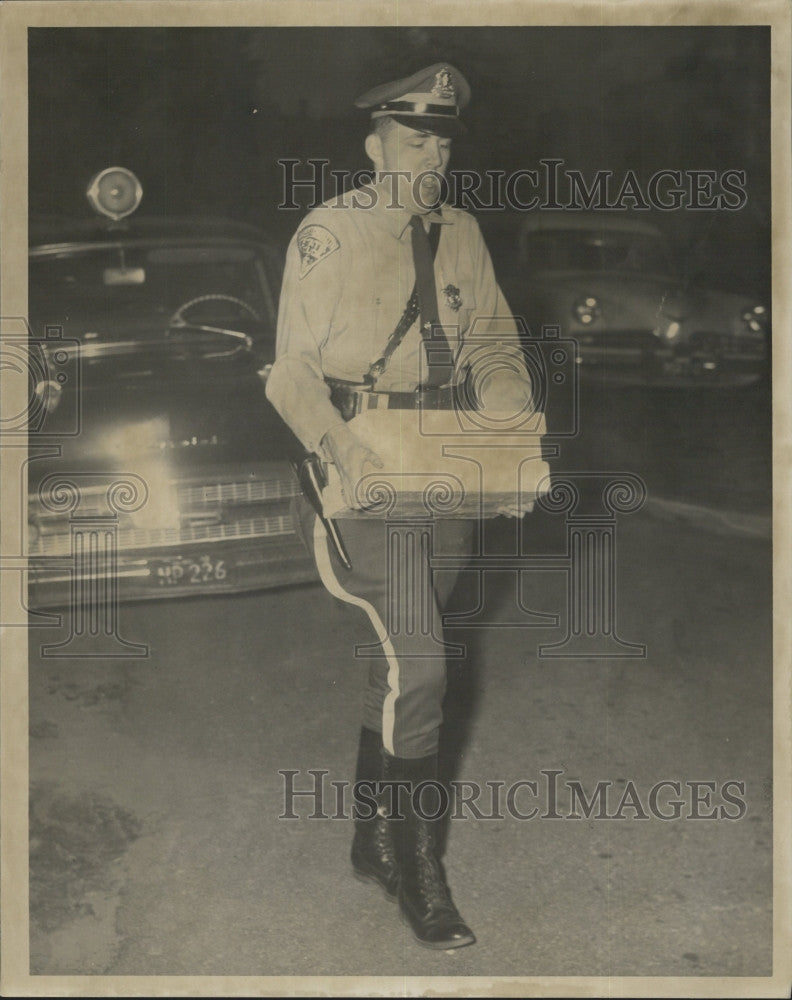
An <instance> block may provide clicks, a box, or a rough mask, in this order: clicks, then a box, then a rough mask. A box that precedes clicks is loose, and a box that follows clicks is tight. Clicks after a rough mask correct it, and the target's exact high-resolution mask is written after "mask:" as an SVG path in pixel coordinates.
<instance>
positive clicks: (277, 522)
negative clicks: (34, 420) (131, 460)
mask: <svg viewBox="0 0 792 1000" xmlns="http://www.w3.org/2000/svg"><path fill="white" fill-rule="evenodd" d="M84 530H88V529H84ZM90 530H96V529H90ZM293 532H294V522H293V518H292V516H291V514H288V513H284V514H279V515H276V516H274V517H251V518H244V519H241V520H238V521H232V522H231V523H228V524H225V523H223V524H213V525H189V524H188V525H181V526H180V527H178V528H124V527H119V529H118V533H117V535H116V538H117V545H118V548H119V549H120V550H123V551H131V550H133V549H149V548H173V547H174V546H179V545H186V544H188V543H190V542H222V541H229V540H231V539H235V538H250V539H253V538H268V537H274V536H282V535H290V534H292V533H293ZM28 554H29V555H30V556H31V557H34V556H48V557H54V556H69V555H71V533H70V531H69V528H68V522H67V523H66V530H65V531H63V532H61V531H58V532H56V533H55V534H52V535H40V536H39V537H38V538H37V539H35V540H33V541H31V543H30V546H29V549H28Z"/></svg>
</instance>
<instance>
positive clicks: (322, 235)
mask: <svg viewBox="0 0 792 1000" xmlns="http://www.w3.org/2000/svg"><path fill="white" fill-rule="evenodd" d="M340 246H341V244H340V243H339V242H338V240H337V239H336V238H335V236H333V234H332V233H331V232H330V230H329V229H325V227H324V226H315V225H312V226H306V227H305V229H301V230H300V232H299V233H298V234H297V249H298V250H299V251H300V277H301V278H304V277H305V276H306V274H308V273H309V271H311V270H312V269H313V268H314V267H316V265H317V264H318V263H319V261H320V260H324V258H325V257H328V256H329V255H330V254H331V253H333V251H334V250H338V248H339V247H340Z"/></svg>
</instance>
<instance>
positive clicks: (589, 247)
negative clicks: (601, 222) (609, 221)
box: [522, 229, 671, 274]
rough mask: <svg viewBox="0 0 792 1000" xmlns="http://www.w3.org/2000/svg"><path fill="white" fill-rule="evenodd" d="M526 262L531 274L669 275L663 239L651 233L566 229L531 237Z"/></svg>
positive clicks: (526, 246) (525, 248)
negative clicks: (606, 272) (552, 271)
mask: <svg viewBox="0 0 792 1000" xmlns="http://www.w3.org/2000/svg"><path fill="white" fill-rule="evenodd" d="M522 258H523V261H524V263H525V264H526V265H527V266H528V268H529V269H530V270H546V269H548V268H549V269H551V270H558V271H627V272H637V273H641V274H669V273H670V271H671V264H670V261H669V258H668V253H667V251H666V247H665V244H664V243H663V241H662V239H660V238H659V237H657V236H654V235H652V234H649V233H637V232H602V231H597V230H592V229H563V230H555V231H552V230H551V231H547V232H534V233H527V234H525V236H524V237H523V247H522Z"/></svg>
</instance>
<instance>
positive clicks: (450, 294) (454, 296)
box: [443, 285, 462, 312]
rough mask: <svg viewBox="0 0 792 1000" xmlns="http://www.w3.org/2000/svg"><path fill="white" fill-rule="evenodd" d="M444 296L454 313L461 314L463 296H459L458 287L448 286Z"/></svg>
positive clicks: (444, 290)
mask: <svg viewBox="0 0 792 1000" xmlns="http://www.w3.org/2000/svg"><path fill="white" fill-rule="evenodd" d="M443 296H444V297H445V300H446V305H447V306H448V308H449V309H453V310H454V312H459V309H460V306H461V305H462V296H461V295H460V294H459V289H458V288H457V286H456V285H446V286H445V288H444V289H443Z"/></svg>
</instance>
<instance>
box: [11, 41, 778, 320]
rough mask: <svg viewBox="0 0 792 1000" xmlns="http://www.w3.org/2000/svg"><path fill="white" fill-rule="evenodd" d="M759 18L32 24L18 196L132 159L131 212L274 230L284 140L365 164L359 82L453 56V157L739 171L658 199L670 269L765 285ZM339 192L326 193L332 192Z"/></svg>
mask: <svg viewBox="0 0 792 1000" xmlns="http://www.w3.org/2000/svg"><path fill="white" fill-rule="evenodd" d="M769 42H770V32H769V28H765V27H684V28H661V27H650V28H633V27H618V28H596V27H591V28H577V27H568V28H557V27H550V28H544V27H531V28H526V27H500V28H483V27H476V28H453V27H450V28H446V27H442V28H440V27H438V28H327V27H324V28H250V29H245V28H188V29H185V28H177V29H173V28H140V29H136V28H122V29H116V28H112V29H111V28H99V29H83V28H80V29H64V28H47V29H32V30H31V31H30V34H29V56H30V61H29V95H30V133H29V134H30V158H29V159H30V167H29V170H30V176H29V192H30V208H31V212H32V213H34V214H46V215H52V214H77V215H84V214H86V213H87V212H88V211H89V210H88V207H87V203H86V201H85V198H84V191H85V188H86V186H87V183H88V181H89V179H90V178H91V176H92V175H93V174H94V173H95V172H96V171H98V170H101V169H102V168H104V167H106V166H110V165H122V166H126V167H129V168H130V169H132V170H133V171H135V173H137V175H138V176H139V178H140V180H141V182H142V184H143V188H144V192H145V193H144V202H143V207H142V208H141V212H146V213H160V212H167V213H171V214H176V213H182V212H189V213H197V214H205V213H209V214H222V215H226V216H230V217H232V218H239V219H243V220H247V221H250V222H253V223H255V224H257V225H260V226H262V227H264V228H266V229H267V230H269V231H270V232H272V233H274V234H275V235H276V236H277V237H278V238H279V239H281V240H286V239H288V237H289V236H290V235H291V233H292V232H293V231H294V229H295V228H296V226H297V224H298V222H299V219H300V213H299V212H296V211H280V212H278V211H277V207H276V206H277V205H278V203H279V202H280V200H281V189H282V169H281V168H280V167H279V166H278V164H277V161H278V159H279V158H282V157H290V158H298V159H301V160H302V159H306V158H308V157H312V156H313V157H326V158H328V159H329V160H330V161H331V167H332V168H333V169H347V170H350V171H354V170H357V169H360V168H365V167H367V166H368V163H367V161H366V158H365V155H364V153H363V149H362V141H363V138H364V135H365V132H366V125H367V116H366V114H365V113H363V112H361V111H358V110H357V109H355V108H354V106H353V101H354V98H355V97H356V96H357V95H358V94H360V93H362V92H363V91H365V90H367V89H368V88H369V87H371V86H373V85H375V84H377V83H381V82H383V81H386V80H389V79H395V78H398V77H401V76H405V75H407V74H409V73H412V72H415V71H416V70H417V69H420V68H421V67H423V66H426V65H429V64H430V63H433V62H435V61H440V60H448V61H450V62H452V63H453V64H455V65H456V66H458V67H459V68H460V69H461V70H462V71H463V72H464V73H465V75H466V76H467V78H468V80H469V81H470V84H471V86H472V90H473V100H472V102H471V105H470V106H469V108H468V109H467V110H466V112H465V120H466V122H467V123H468V125H469V128H470V132H469V134H468V135H467V136H466V137H464V138H462V139H460V140H457V141H456V143H455V148H454V154H453V159H452V164H451V166H452V167H458V168H463V167H464V168H467V169H474V170H475V169H478V170H487V169H501V170H506V171H513V170H517V169H521V168H526V169H530V168H532V167H536V165H537V164H538V161H539V160H540V159H542V158H560V159H563V160H564V166H565V167H566V168H568V169H574V170H580V171H582V172H583V173H584V175H585V176H586V178H587V179H589V178H590V177H591V176H592V175H593V174H594V172H595V171H597V170H612V171H613V172H614V173H615V175H616V176H617V178H621V177H622V176H623V174H624V172H625V171H626V170H633V171H635V173H636V174H637V176H638V178H639V180H640V181H641V183H642V186H643V187H644V188H645V185H646V183H647V181H648V179H649V177H650V176H651V175H652V173H653V172H654V171H656V170H658V169H662V168H666V169H677V170H691V169H707V170H716V171H718V172H722V171H724V170H726V169H737V170H745V171H746V172H747V175H748V184H747V188H748V201H747V204H746V205H745V207H744V208H743V209H741V210H739V211H723V210H721V211H698V212H694V211H690V210H679V211H673V212H655V211H651V212H648V213H646V212H645V213H642V214H644V215H650V216H657V219H656V221H658V222H659V223H660V224H661V225H662V227H663V228H664V229H665V231H666V232H667V234H668V235H669V236H670V238H671V239H672V241H673V244H674V246H675V248H676V250H677V252H678V258H679V261H680V264H681V266H682V267H684V268H686V269H687V270H689V271H690V270H694V271H697V272H702V273H701V277H703V278H704V279H706V280H707V281H709V282H710V283H713V284H716V285H718V286H723V287H729V288H732V289H735V290H742V291H745V292H753V293H755V294H757V295H759V296H761V297H762V298H763V299H765V300H768V298H769V291H770V288H769V281H770V278H769V274H770V170H769V145H770V110H769V109H770V101H769V84H770V74H769ZM332 193H334V192H333V191H332V190H329V191H328V195H329V194H332Z"/></svg>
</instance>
